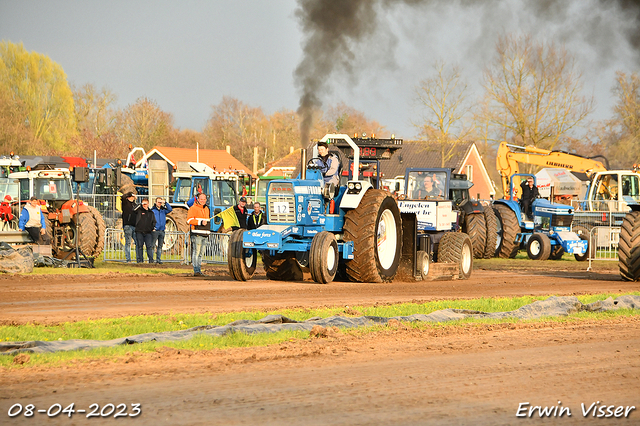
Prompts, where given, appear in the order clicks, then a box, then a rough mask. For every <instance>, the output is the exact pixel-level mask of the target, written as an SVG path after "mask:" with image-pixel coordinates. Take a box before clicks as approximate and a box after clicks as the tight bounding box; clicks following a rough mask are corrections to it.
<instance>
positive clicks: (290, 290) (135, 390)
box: [0, 262, 640, 425]
mask: <svg viewBox="0 0 640 426" xmlns="http://www.w3.org/2000/svg"><path fill="white" fill-rule="evenodd" d="M564 263H566V264H568V265H570V267H566V268H564V267H563V268H561V269H560V270H558V268H557V266H556V265H558V264H556V265H553V264H551V263H545V262H538V263H536V264H535V265H534V263H533V262H532V263H531V264H532V265H534V266H535V267H532V268H527V270H519V271H516V270H511V271H509V270H490V269H486V268H485V269H482V264H480V266H479V268H478V269H476V270H475V271H474V274H473V276H472V278H471V279H470V280H467V281H436V282H429V283H406V282H394V283H389V284H356V283H331V284H329V285H317V284H314V283H312V282H309V281H305V282H301V283H280V282H271V281H268V280H265V279H264V276H257V277H256V278H255V279H254V280H252V281H249V282H246V283H241V282H234V281H228V280H227V279H226V276H225V274H224V269H221V268H217V269H209V273H210V276H209V277H208V278H205V279H201V278H192V277H188V276H186V275H187V274H186V270H185V276H178V277H176V276H166V275H160V276H145V277H134V276H121V275H115V274H114V275H112V276H98V275H95V276H75V277H74V276H64V277H47V278H46V279H42V278H40V279H34V278H21V279H15V277H14V278H11V279H9V278H6V277H5V278H4V279H0V294H1V295H2V297H1V298H0V322H2V323H4V324H11V323H14V324H20V323H25V322H29V321H37V322H40V323H56V322H61V321H71V320H78V319H86V318H88V317H90V318H100V317H117V316H124V315H132V314H140V313H168V312H204V311H209V312H226V311H236V310H243V309H279V308H287V307H289V308H290V307H319V306H345V305H349V306H354V305H373V304H376V303H396V302H410V301H428V300H436V299H460V298H475V297H481V296H485V297H494V296H520V295H548V294H557V295H575V294H588V293H602V292H628V291H638V290H640V284H639V283H629V282H624V281H621V280H620V279H619V276H618V274H617V271H615V268H613V267H607V268H604V269H603V270H600V271H598V272H585V271H584V268H582V267H580V268H578V267H576V266H575V265H576V263H575V262H573V263H570V262H564ZM552 269H553V270H552ZM558 401H561V402H558ZM598 401H599V402H598ZM16 403H19V404H22V405H23V406H26V405H27V404H34V405H35V406H36V410H40V409H44V410H48V409H49V408H50V407H52V406H53V407H52V410H53V411H55V410H56V407H55V406H54V404H56V403H58V404H61V405H62V407H66V406H68V405H69V404H71V403H75V409H76V410H78V409H84V410H87V412H89V411H90V410H91V409H90V405H91V404H94V403H95V404H99V406H100V409H102V408H103V407H105V406H106V407H105V410H106V411H105V413H108V410H109V408H110V407H109V406H107V404H109V403H111V404H114V405H118V404H126V406H123V408H122V411H123V412H127V413H130V414H131V413H134V412H135V411H134V408H133V407H132V404H140V407H141V410H142V412H141V414H139V415H138V416H137V417H134V418H129V417H122V418H120V421H125V422H129V423H137V424H158V425H159V424H162V425H165V424H166V425H174V424H214V425H233V424H238V425H240V424H242V425H258V424H260V425H262V424H268V425H289V424H291V425H293V424H296V425H298V424H301V425H328V424H331V425H340V424H389V425H399V424H402V425H405V424H406V425H414V424H415V425H422V424H447V425H448V424H475V425H494V424H524V423H527V424H529V423H535V424H539V423H554V424H555V423H558V424H619V423H622V424H640V412H639V411H640V318H637V317H634V318H627V319H617V320H607V321H578V322H568V323H561V324H560V323H551V322H549V323H541V324H538V323H536V324H528V325H526V324H525V325H522V324H518V325H513V324H501V325H491V326H488V325H469V326H467V327H464V328H455V329H445V330H442V329H430V330H410V329H406V328H405V327H404V326H403V325H402V324H399V325H392V326H390V327H388V328H387V329H385V330H383V331H380V332H377V333H374V334H367V335H363V336H360V335H355V336H354V335H351V334H345V333H343V332H339V331H338V332H330V333H329V336H328V337H315V338H311V339H309V340H305V341H295V342H287V343H283V344H280V345H276V346H272V347H266V348H237V349H230V350H216V351H209V352H199V353H191V352H188V351H176V350H173V349H168V348H165V349H162V350H159V351H158V352H157V353H155V354H145V355H131V356H129V357H126V358H124V359H118V360H105V361H94V362H89V363H77V364H72V365H68V366H66V367H63V368H56V369H51V368H25V369H12V370H5V371H0V424H65V425H66V424H85V423H87V422H91V423H94V424H98V423H99V424H102V423H113V422H114V419H113V414H111V415H110V416H107V417H105V418H90V419H87V417H86V415H87V413H77V412H76V413H75V414H74V415H73V417H72V418H69V417H67V416H65V417H63V416H62V415H59V416H57V417H55V418H50V417H48V416H47V414H46V413H38V412H36V413H35V414H34V415H33V417H25V416H24V414H20V415H18V416H16V417H9V415H8V412H9V409H10V407H12V406H13V405H14V404H16ZM524 403H529V405H528V406H524V405H523V406H522V407H525V408H524V409H523V410H524V411H522V412H524V413H526V415H528V414H529V411H528V410H527V409H528V408H530V407H531V406H542V407H550V408H553V407H556V406H559V407H565V408H568V409H569V410H570V411H571V416H568V415H567V414H566V412H565V414H564V416H563V417H562V418H559V419H558V418H555V417H552V418H540V415H539V411H535V413H533V415H532V417H525V418H519V417H516V414H517V412H518V408H519V406H520V404H524ZM594 403H596V406H597V407H600V406H602V405H606V406H611V405H614V406H615V407H612V408H611V412H612V413H615V410H616V408H617V407H618V406H622V407H623V408H622V409H620V410H621V411H622V413H623V414H622V417H621V418H618V419H615V418H598V417H593V414H592V411H593V410H592V411H590V412H589V414H588V415H587V417H585V416H584V415H583V412H582V406H581V404H585V410H587V409H588V408H589V407H590V406H592V404H594ZM631 406H635V407H638V409H631V408H627V407H631ZM125 409H126V410H125ZM625 410H628V411H627V416H626V417H625V416H624V412H625ZM118 411H120V409H118V410H116V412H118ZM603 412H604V414H605V415H606V414H607V411H606V407H605V409H603ZM597 414H598V412H597V411H596V415H597Z"/></svg>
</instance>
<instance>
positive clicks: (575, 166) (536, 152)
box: [496, 142, 607, 198]
mask: <svg viewBox="0 0 640 426" xmlns="http://www.w3.org/2000/svg"><path fill="white" fill-rule="evenodd" d="M518 163H524V164H535V165H537V166H543V167H555V168H559V169H566V170H569V171H572V172H578V173H586V174H587V176H589V177H591V176H593V175H594V174H595V173H597V172H602V171H606V170H607V167H605V165H604V164H603V163H602V162H601V161H598V160H595V159H593V158H585V157H581V156H579V155H577V154H569V153H567V152H562V151H549V150H547V149H541V148H536V147H535V146H519V145H511V144H508V143H506V142H501V143H500V146H499V147H498V156H497V158H496V166H497V168H498V172H499V173H500V176H501V177H502V188H503V191H504V196H505V198H510V195H511V194H509V179H510V177H511V176H513V175H514V174H517V173H519V171H520V169H519V167H518Z"/></svg>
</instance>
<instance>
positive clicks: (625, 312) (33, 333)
mask: <svg viewBox="0 0 640 426" xmlns="http://www.w3.org/2000/svg"><path fill="white" fill-rule="evenodd" d="M624 294H631V295H640V292H632V293H624ZM621 295H622V294H609V293H601V294H593V295H581V296H577V298H578V300H580V302H581V303H584V304H587V303H591V302H594V301H597V300H604V299H606V298H608V297H613V298H616V297H618V296H621ZM546 298H547V296H540V297H533V296H526V297H515V298H496V299H490V298H480V299H469V300H443V301H433V302H427V303H423V304H417V303H403V304H395V305H383V306H368V307H364V306H355V307H344V308H343V307H340V308H338V307H336V308H322V309H313V310H309V309H297V310H283V311H279V312H274V311H269V312H264V311H253V312H235V313H227V314H217V315H216V314H175V315H148V316H142V315H141V316H132V317H125V318H117V319H99V320H87V321H78V322H73V323H64V324H59V325H56V326H44V325H37V324H27V325H21V326H1V327H0V341H28V340H44V341H47V340H68V339H91V340H109V339H114V338H118V337H125V336H130V335H135V334H141V333H148V332H162V331H175V330H182V329H186V328H191V327H194V326H198V325H225V324H228V323H230V322H233V321H235V320H239V319H252V320H257V319H260V318H263V317H264V316H266V315H269V314H276V313H277V314H282V315H284V316H286V317H289V318H292V319H295V320H298V321H304V320H306V319H309V318H311V317H328V316H333V315H343V316H362V315H369V316H383V317H394V316H405V315H412V314H429V313H431V312H434V311H437V310H440V309H446V308H456V309H470V310H478V311H483V312H503V311H511V310H515V309H518V308H520V307H522V306H524V305H527V304H529V303H532V302H534V301H536V300H544V299H546ZM620 316H626V317H628V316H640V312H639V311H638V310H631V309H619V310H616V311H608V312H579V313H577V314H574V315H570V316H569V317H557V318H550V317H545V318H543V319H535V320H519V319H516V318H505V319H500V320H496V319H478V318H467V319H464V320H460V321H452V322H447V323H446V324H444V323H443V324H432V323H421V322H414V323H411V324H410V326H411V327H414V328H424V327H443V326H446V327H457V326H461V325H466V324H487V323H489V324H491V323H518V322H542V321H554V322H565V321H573V320H581V319H591V320H599V319H609V318H615V317H620ZM384 327H386V326H380V325H376V326H371V327H365V329H363V330H358V331H357V332H364V333H367V332H373V331H376V330H378V329H381V328H384ZM349 332H353V330H350V331H349ZM308 336H309V333H308V332H305V331H296V332H292V331H281V332H277V333H270V334H255V335H247V334H244V333H234V334H230V335H227V336H222V337H212V336H206V335H201V334H197V335H196V336H195V337H193V338H192V339H189V340H184V341H178V342H147V343H141V344H136V345H135V346H120V347H114V348H98V349H93V350H91V351H68V352H56V353H51V354H29V355H30V362H29V365H60V364H61V363H65V362H68V361H69V360H76V359H79V360H82V359H100V358H111V357H121V356H125V355H127V354H128V353H131V352H134V353H145V352H153V351H155V350H156V349H157V348H159V347H164V346H167V347H172V348H176V349H186V350H192V351H198V350H211V349H219V348H229V347H250V346H267V345H271V344H277V343H281V342H284V341H288V340H291V339H305V338H308ZM13 360H14V357H11V356H1V355H0V367H3V368H12V367H17V365H15V364H14V363H13Z"/></svg>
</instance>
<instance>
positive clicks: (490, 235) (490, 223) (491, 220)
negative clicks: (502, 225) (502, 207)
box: [483, 205, 498, 259]
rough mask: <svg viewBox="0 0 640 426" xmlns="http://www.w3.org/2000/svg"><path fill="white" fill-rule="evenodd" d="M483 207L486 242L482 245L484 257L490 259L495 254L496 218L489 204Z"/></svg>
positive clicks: (496, 237)
mask: <svg viewBox="0 0 640 426" xmlns="http://www.w3.org/2000/svg"><path fill="white" fill-rule="evenodd" d="M483 207H484V212H483V214H484V221H485V223H486V225H487V242H486V244H485V247H484V258H485V259H491V258H492V257H494V256H495V255H496V249H497V248H498V218H497V217H496V214H495V212H494V211H493V208H492V207H491V206H490V205H489V206H483Z"/></svg>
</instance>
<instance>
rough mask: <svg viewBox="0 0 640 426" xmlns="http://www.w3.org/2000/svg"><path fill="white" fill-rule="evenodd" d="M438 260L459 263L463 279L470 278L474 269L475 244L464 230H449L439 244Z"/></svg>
mask: <svg viewBox="0 0 640 426" xmlns="http://www.w3.org/2000/svg"><path fill="white" fill-rule="evenodd" d="M438 262H442V263H457V264H458V265H459V268H458V273H459V276H460V278H461V279H464V280H466V279H468V278H469V277H470V276H471V271H472V270H473V245H472V243H471V239H470V238H469V236H468V235H467V234H465V233H464V232H447V233H446V234H444V235H443V236H442V238H440V243H439V244H438Z"/></svg>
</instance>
